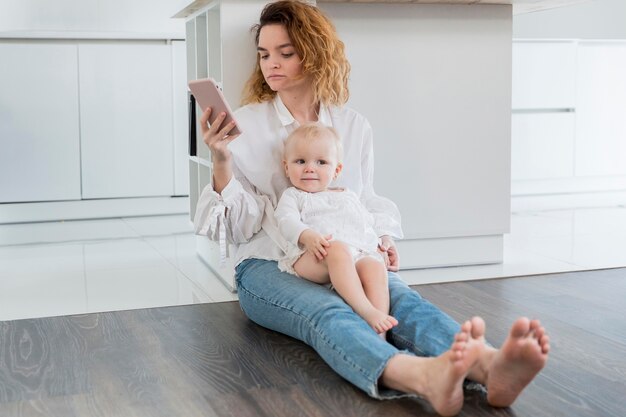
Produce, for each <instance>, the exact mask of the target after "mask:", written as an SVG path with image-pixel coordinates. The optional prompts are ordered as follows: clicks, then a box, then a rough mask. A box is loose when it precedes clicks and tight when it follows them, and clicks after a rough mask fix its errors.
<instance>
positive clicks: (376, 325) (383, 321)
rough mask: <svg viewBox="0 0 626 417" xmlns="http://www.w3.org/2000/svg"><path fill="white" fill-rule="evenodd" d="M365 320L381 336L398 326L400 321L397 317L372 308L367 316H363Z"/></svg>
mask: <svg viewBox="0 0 626 417" xmlns="http://www.w3.org/2000/svg"><path fill="white" fill-rule="evenodd" d="M363 318H364V319H365V321H366V322H367V324H369V325H370V326H371V327H372V329H374V330H375V331H376V333H379V334H381V333H385V332H386V331H387V330H390V329H392V328H393V327H395V326H397V325H398V320H396V318H395V317H393V316H390V315H389V314H385V313H383V312H382V311H380V310H377V309H375V308H372V309H371V310H370V311H368V312H367V314H363Z"/></svg>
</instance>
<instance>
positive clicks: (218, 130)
mask: <svg viewBox="0 0 626 417" xmlns="http://www.w3.org/2000/svg"><path fill="white" fill-rule="evenodd" d="M211 111H212V110H211V108H210V107H209V108H207V109H206V111H205V112H204V113H202V117H200V128H201V129H202V138H203V140H204V143H206V145H207V146H208V147H209V149H210V150H211V161H212V162H213V190H214V191H215V192H216V193H218V194H221V193H222V190H223V189H224V188H226V186H227V185H228V183H229V182H230V180H231V179H232V177H233V169H232V154H231V153H230V150H229V149H228V144H229V143H230V142H232V141H233V140H234V139H236V138H237V137H238V136H239V135H228V132H230V130H231V129H232V128H233V127H235V121H234V120H232V121H231V122H230V123H227V124H226V125H224V126H223V127H222V122H223V121H224V119H225V118H226V113H223V112H222V113H220V114H219V115H218V116H217V119H215V121H214V122H213V124H212V125H211V126H209V116H210V115H211Z"/></svg>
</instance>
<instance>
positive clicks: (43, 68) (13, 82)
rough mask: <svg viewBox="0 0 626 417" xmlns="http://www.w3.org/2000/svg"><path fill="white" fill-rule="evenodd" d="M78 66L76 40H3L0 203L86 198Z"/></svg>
mask: <svg viewBox="0 0 626 417" xmlns="http://www.w3.org/2000/svg"><path fill="white" fill-rule="evenodd" d="M77 71H78V58H77V53H76V45H71V44H58V45H39V44H28V43H25V44H22V43H13V42H6V43H5V42H2V41H0V203H7V202H28V201H55V200H77V199H80V198H81V195H80V144H79V131H78V121H79V116H78V83H77V77H78V74H77ZM0 221H1V220H0Z"/></svg>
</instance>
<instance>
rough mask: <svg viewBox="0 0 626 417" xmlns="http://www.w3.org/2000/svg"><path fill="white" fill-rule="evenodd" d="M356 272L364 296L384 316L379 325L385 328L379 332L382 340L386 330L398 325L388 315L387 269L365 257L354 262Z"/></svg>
mask: <svg viewBox="0 0 626 417" xmlns="http://www.w3.org/2000/svg"><path fill="white" fill-rule="evenodd" d="M356 270H357V273H358V274H359V278H360V280H361V284H362V285H363V290H364V292H365V296H366V297H367V299H368V300H369V301H370V302H371V303H372V305H373V306H374V307H375V308H376V309H377V310H378V311H380V312H382V313H384V314H385V315H386V317H385V318H384V319H383V323H382V325H381V327H382V328H385V330H384V331H383V332H381V337H383V338H384V337H385V332H386V330H389V329H390V328H392V327H394V326H396V325H397V324H398V320H396V319H395V317H392V316H390V315H389V285H388V283H387V268H386V267H385V265H384V264H383V263H382V262H380V261H377V260H376V259H374V258H372V257H370V256H367V257H364V258H361V259H359V260H358V261H357V262H356Z"/></svg>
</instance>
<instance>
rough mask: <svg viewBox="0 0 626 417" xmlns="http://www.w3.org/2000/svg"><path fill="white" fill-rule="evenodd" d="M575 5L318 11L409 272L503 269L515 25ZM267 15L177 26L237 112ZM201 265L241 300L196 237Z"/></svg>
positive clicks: (255, 7)
mask: <svg viewBox="0 0 626 417" xmlns="http://www.w3.org/2000/svg"><path fill="white" fill-rule="evenodd" d="M579 2H580V0H572V1H566V0H560V1H559V0H552V1H550V0H546V1H541V0H539V1H529V0H527V1H497V0H488V1H471V0H466V1H450V0H443V1H441V0H440V1H430V2H429V1H412V2H397V1H396V2H382V1H368V2H342V1H324V2H321V1H320V2H318V6H319V7H320V8H321V9H323V10H324V11H325V12H326V13H327V14H328V15H329V16H330V17H331V18H332V19H333V21H334V23H335V25H336V27H337V30H338V31H339V34H340V36H341V38H342V39H343V41H344V42H345V43H346V51H347V54H348V58H349V60H350V62H351V64H352V72H351V77H350V89H351V99H350V101H349V103H348V105H349V106H351V107H353V108H355V109H357V110H358V111H359V112H361V113H363V114H364V115H365V116H366V117H367V118H368V119H369V120H370V122H371V124H372V126H373V128H374V146H375V154H376V179H375V184H376V190H377V192H378V193H379V194H381V195H384V196H386V197H389V198H391V199H392V200H394V201H395V202H396V203H397V204H398V206H399V208H400V211H401V213H402V219H403V227H404V231H405V239H404V240H402V241H401V242H399V243H398V246H399V251H400V255H401V266H402V268H404V269H411V268H428V267H438V266H457V265H472V264H486V263H498V262H501V261H502V254H503V235H504V234H505V233H507V232H508V230H509V214H510V187H511V186H510V183H511V181H510V179H511V72H512V69H511V53H512V52H511V51H512V17H513V14H514V13H524V12H528V11H534V10H541V9H544V8H551V7H559V6H564V5H568V4H574V3H579ZM433 3H434V4H433ZM264 4H265V2H264V1H255V0H223V1H221V2H220V1H214V2H207V1H205V0H198V1H196V2H194V3H192V4H190V5H189V6H188V7H186V8H185V9H184V10H182V11H181V12H180V13H179V14H177V17H184V18H186V19H187V52H188V65H189V67H188V78H189V79H193V78H202V77H206V76H211V77H214V78H217V79H218V81H221V82H222V84H223V88H224V92H225V94H226V96H227V98H228V100H229V101H230V102H231V103H232V104H235V103H238V102H239V100H240V94H241V88H242V87H243V84H244V82H245V80H246V79H247V77H248V75H249V72H250V71H251V68H252V64H253V60H254V57H255V55H254V54H255V48H254V45H253V43H252V36H251V34H250V31H249V28H250V26H251V25H252V24H254V23H255V21H256V19H257V18H258V14H259V12H260V10H261V9H262V7H263V5H264ZM196 145H197V153H196V155H192V156H190V173H191V180H190V184H191V190H190V196H191V201H192V207H191V213H192V215H193V212H194V209H195V207H194V206H193V205H194V202H195V201H196V199H197V196H198V194H199V192H200V191H201V190H202V188H203V187H204V186H205V185H206V184H207V183H208V182H209V179H210V175H211V166H210V155H208V151H207V150H206V147H205V146H204V144H203V143H202V141H201V138H200V137H199V135H197V137H196ZM198 254H199V255H200V256H201V257H202V258H203V259H205V260H206V261H207V263H208V264H209V266H211V268H212V269H213V270H214V271H215V272H216V273H217V274H218V275H219V276H220V277H221V279H222V280H223V281H224V282H225V283H226V284H227V285H228V286H229V287H230V288H231V289H233V288H234V283H233V278H232V265H227V266H223V267H220V266H219V262H218V260H219V253H218V251H217V249H216V247H215V245H214V244H213V243H212V242H209V241H208V240H207V239H206V238H203V237H198Z"/></svg>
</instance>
